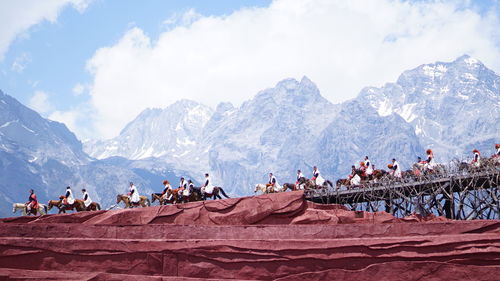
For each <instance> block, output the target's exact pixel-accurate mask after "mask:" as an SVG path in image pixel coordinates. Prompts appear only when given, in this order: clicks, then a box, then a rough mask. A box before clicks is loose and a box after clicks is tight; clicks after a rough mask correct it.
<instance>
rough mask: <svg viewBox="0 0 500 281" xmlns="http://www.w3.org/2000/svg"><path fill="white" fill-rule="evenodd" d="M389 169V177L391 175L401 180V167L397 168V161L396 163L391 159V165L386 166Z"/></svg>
mask: <svg viewBox="0 0 500 281" xmlns="http://www.w3.org/2000/svg"><path fill="white" fill-rule="evenodd" d="M387 167H388V168H389V169H391V175H393V176H394V177H396V178H401V177H402V173H401V167H400V166H399V163H398V161H396V159H395V158H393V159H392V164H389V165H387Z"/></svg>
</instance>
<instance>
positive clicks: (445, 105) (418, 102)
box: [357, 55, 500, 161]
mask: <svg viewBox="0 0 500 281" xmlns="http://www.w3.org/2000/svg"><path fill="white" fill-rule="evenodd" d="M357 100H359V101H360V102H362V103H366V104H368V105H370V106H371V107H373V108H375V109H376V110H377V111H378V113H379V114H380V115H381V116H387V115H389V114H393V113H395V114H398V115H400V116H401V117H403V118H404V119H405V120H406V121H407V122H408V123H409V124H411V125H412V126H413V127H414V129H415V133H416V134H417V136H418V138H419V140H420V142H421V143H422V145H423V146H425V147H432V148H434V151H435V153H434V154H435V156H436V157H437V158H436V159H437V160H442V161H445V160H448V159H450V158H453V157H462V156H463V155H464V153H466V152H467V153H470V151H471V150H472V149H473V148H478V149H479V150H480V151H483V152H485V153H486V152H492V147H493V144H494V143H495V141H497V142H498V137H499V133H500V125H499V124H500V122H499V120H500V76H498V75H497V74H495V73H494V72H493V71H492V70H489V69H488V68H486V67H485V66H484V65H483V64H482V63H481V62H480V61H478V60H477V59H474V58H472V57H470V56H467V55H464V56H461V57H459V58H457V59H456V60H455V61H453V62H449V63H446V62H436V63H433V64H424V65H421V66H419V67H417V68H415V69H412V70H409V71H405V72H404V73H403V74H402V75H401V76H400V77H399V79H398V80H397V82H396V83H388V84H386V85H385V86H383V87H382V88H374V87H368V88H365V89H363V90H362V91H361V93H360V95H359V97H358V98H357ZM421 154H422V153H421Z"/></svg>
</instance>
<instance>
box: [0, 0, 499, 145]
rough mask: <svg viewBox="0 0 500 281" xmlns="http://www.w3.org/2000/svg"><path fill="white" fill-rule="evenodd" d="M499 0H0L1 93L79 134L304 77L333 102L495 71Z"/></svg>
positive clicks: (99, 134)
mask: <svg viewBox="0 0 500 281" xmlns="http://www.w3.org/2000/svg"><path fill="white" fill-rule="evenodd" d="M499 26H500V1H499V0H482V1H472V0H461V1H458V0H457V1H455V0H450V1H438V0H419V1H409V0H364V1H357V0H356V1H345V0H274V1H270V0H239V1H233V0H212V1H206V0H198V1H195V0H183V1H174V0H147V1H139V0H134V1H132V0H44V1H38V0H0V89H1V90H2V91H3V92H5V93H6V94H9V95H11V96H13V97H15V98H17V99H18V100H19V101H20V102H22V103H23V104H25V105H27V106H29V107H30V108H32V109H34V110H36V111H37V112H39V113H40V114H41V115H42V116H44V117H46V118H49V119H52V120H55V121H59V122H63V123H65V124H66V125H67V126H68V128H69V129H70V130H72V131H73V132H74V133H75V134H76V135H77V137H78V138H79V139H81V140H85V139H107V138H112V137H115V136H117V135H118V134H119V132H120V130H121V129H122V128H123V127H125V125H126V124H127V123H128V122H130V121H131V120H133V119H134V118H135V117H136V116H137V115H138V114H139V113H140V112H141V111H143V110H144V109H146V108H150V107H156V108H164V107H167V106H168V105H170V104H172V103H174V102H175V101H177V100H179V99H191V100H195V101H198V102H201V103H204V104H206V105H208V106H211V107H213V108H215V107H216V105H217V104H218V103H219V102H227V101H229V102H232V103H233V104H234V105H236V106H239V105H240V104H241V103H242V102H243V101H245V100H248V99H251V98H252V97H253V96H254V95H255V94H257V93H258V92H259V91H261V90H263V89H266V88H270V87H273V86H274V85H275V84H276V83H278V82H279V81H281V80H283V79H286V78H295V79H301V78H302V77H303V76H307V77H309V78H310V79H311V80H312V81H313V82H315V83H316V84H317V86H318V88H319V89H320V91H321V94H322V95H323V96H324V97H326V98H327V99H328V100H330V101H331V102H334V103H338V102H342V101H345V100H348V99H351V98H354V97H355V96H356V95H357V94H358V93H359V91H360V90H361V89H362V88H363V87H365V86H382V85H383V84H384V83H387V82H393V81H395V80H396V79H397V77H398V76H399V75H400V74H401V73H402V72H403V71H405V70H408V69H411V68H414V67H417V66H418V65H421V64H423V63H432V62H435V61H452V60H453V59H455V58H457V57H459V56H461V55H463V54H469V55H471V56H473V57H475V58H477V59H479V60H481V61H482V62H483V63H484V64H486V66H487V67H489V68H490V69H493V70H494V71H495V72H497V73H500V55H499V54H500V31H499V30H500V28H498V27H499Z"/></svg>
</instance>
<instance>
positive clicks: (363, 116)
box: [315, 100, 423, 178]
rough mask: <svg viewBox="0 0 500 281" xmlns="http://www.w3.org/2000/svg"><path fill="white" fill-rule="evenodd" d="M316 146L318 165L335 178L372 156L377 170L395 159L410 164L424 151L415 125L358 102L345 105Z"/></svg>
mask: <svg viewBox="0 0 500 281" xmlns="http://www.w3.org/2000/svg"><path fill="white" fill-rule="evenodd" d="M315 147H317V148H319V149H320V152H319V153H318V155H317V158H316V159H317V160H316V161H315V162H316V163H318V166H320V167H323V168H322V172H323V173H325V172H326V174H327V175H331V176H334V177H335V178H338V177H343V176H345V175H347V174H349V173H350V171H351V165H356V167H359V163H360V162H361V161H363V160H364V157H365V156H369V157H370V159H371V163H372V164H373V165H375V167H376V168H377V169H386V170H387V166H386V165H387V164H389V163H391V159H392V158H396V159H397V160H398V162H399V163H400V164H401V165H402V166H403V167H409V166H411V164H413V163H414V162H415V160H416V157H417V155H418V153H419V152H421V151H423V147H422V146H421V145H420V142H419V140H418V138H417V137H416V135H415V132H414V129H413V127H412V126H411V125H410V124H408V123H407V122H406V121H405V120H404V119H403V118H401V117H400V116H399V115H397V114H390V115H387V116H380V115H379V114H378V113H377V111H376V110H375V109H373V108H372V107H370V106H368V105H366V104H364V103H362V102H360V101H358V100H353V101H348V102H345V103H343V104H342V110H341V111H340V113H339V114H338V117H337V118H335V119H334V120H333V121H332V122H331V123H330V124H329V125H328V127H327V128H326V129H325V130H323V132H322V133H321V135H320V137H319V139H318V140H317V142H316V143H315Z"/></svg>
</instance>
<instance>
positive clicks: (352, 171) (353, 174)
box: [347, 165, 358, 180]
mask: <svg viewBox="0 0 500 281" xmlns="http://www.w3.org/2000/svg"><path fill="white" fill-rule="evenodd" d="M357 172H358V171H357V170H356V166H354V165H352V166H351V173H350V174H349V175H348V176H347V179H348V180H351V179H352V178H353V177H354V176H355V175H356V174H357Z"/></svg>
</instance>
